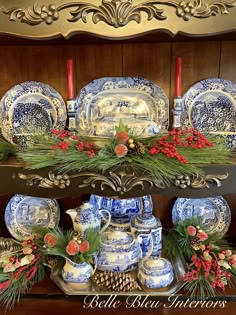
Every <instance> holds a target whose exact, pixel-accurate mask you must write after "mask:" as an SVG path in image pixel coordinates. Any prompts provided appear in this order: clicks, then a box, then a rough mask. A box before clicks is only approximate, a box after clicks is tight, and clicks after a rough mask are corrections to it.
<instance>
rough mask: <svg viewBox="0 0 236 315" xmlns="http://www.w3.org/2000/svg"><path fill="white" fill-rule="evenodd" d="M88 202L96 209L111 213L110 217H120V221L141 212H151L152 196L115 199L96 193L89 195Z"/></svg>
mask: <svg viewBox="0 0 236 315" xmlns="http://www.w3.org/2000/svg"><path fill="white" fill-rule="evenodd" d="M89 202H90V203H92V204H93V205H94V206H95V207H96V209H106V210H108V211H109V212H110V213H111V216H112V218H115V219H116V222H118V219H121V223H126V222H129V220H130V219H131V218H133V217H136V216H137V215H138V214H140V213H141V212H142V213H152V197H151V195H147V196H143V197H137V198H128V199H115V198H109V197H103V196H98V195H91V196H90V198H89Z"/></svg>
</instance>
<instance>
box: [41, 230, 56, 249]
mask: <svg viewBox="0 0 236 315" xmlns="http://www.w3.org/2000/svg"><path fill="white" fill-rule="evenodd" d="M44 242H45V243H46V244H47V245H48V246H51V247H53V246H54V245H55V244H56V243H57V239H56V238H55V237H54V236H53V235H52V234H51V233H47V234H46V235H45V236H44Z"/></svg>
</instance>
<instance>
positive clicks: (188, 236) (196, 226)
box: [165, 217, 236, 300]
mask: <svg viewBox="0 0 236 315" xmlns="http://www.w3.org/2000/svg"><path fill="white" fill-rule="evenodd" d="M199 222H200V221H199V218H197V217H193V218H191V219H187V220H184V221H181V222H179V223H178V224H177V225H175V226H174V227H173V228H172V229H170V231H169V232H168V235H167V237H166V239H165V247H166V250H167V252H169V253H170V254H171V255H172V256H174V255H176V253H177V250H180V251H181V252H182V253H183V255H184V257H185V258H186V260H187V261H188V262H189V270H188V272H186V274H185V275H184V276H183V280H184V281H185V290H187V291H188V292H189V293H190V296H191V297H193V298H200V299H202V300H204V299H205V298H206V296H215V295H216V293H217V292H219V291H222V290H224V288H225V286H230V287H233V286H234V283H235V281H236V254H234V253H233V251H232V249H231V248H230V246H229V244H228V242H227V240H226V239H224V238H221V239H220V238H219V235H217V234H207V233H206V232H205V231H204V229H203V228H202V227H201V226H200V223H199Z"/></svg>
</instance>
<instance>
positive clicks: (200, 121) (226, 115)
mask: <svg viewBox="0 0 236 315" xmlns="http://www.w3.org/2000/svg"><path fill="white" fill-rule="evenodd" d="M235 121H236V84H235V83H233V82H231V81H229V80H224V79H219V78H209V79H205V80H202V81H199V82H197V83H196V84H194V85H193V86H192V87H191V88H190V89H189V90H188V91H187V92H186V94H185V95H184V97H183V112H182V114H181V123H182V126H183V127H194V128H196V129H198V130H199V131H200V132H202V133H205V134H209V133H210V134H214V135H218V136H219V137H222V138H223V140H224V138H226V140H225V143H226V145H227V146H229V147H235V134H234V133H235V132H236V124H235ZM231 133H232V135H231ZM231 137H232V141H230V139H229V138H231Z"/></svg>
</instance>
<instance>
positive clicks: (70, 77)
mask: <svg viewBox="0 0 236 315" xmlns="http://www.w3.org/2000/svg"><path fill="white" fill-rule="evenodd" d="M74 97H75V95H74V72H73V60H71V59H69V60H67V98H68V99H73V98H74Z"/></svg>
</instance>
